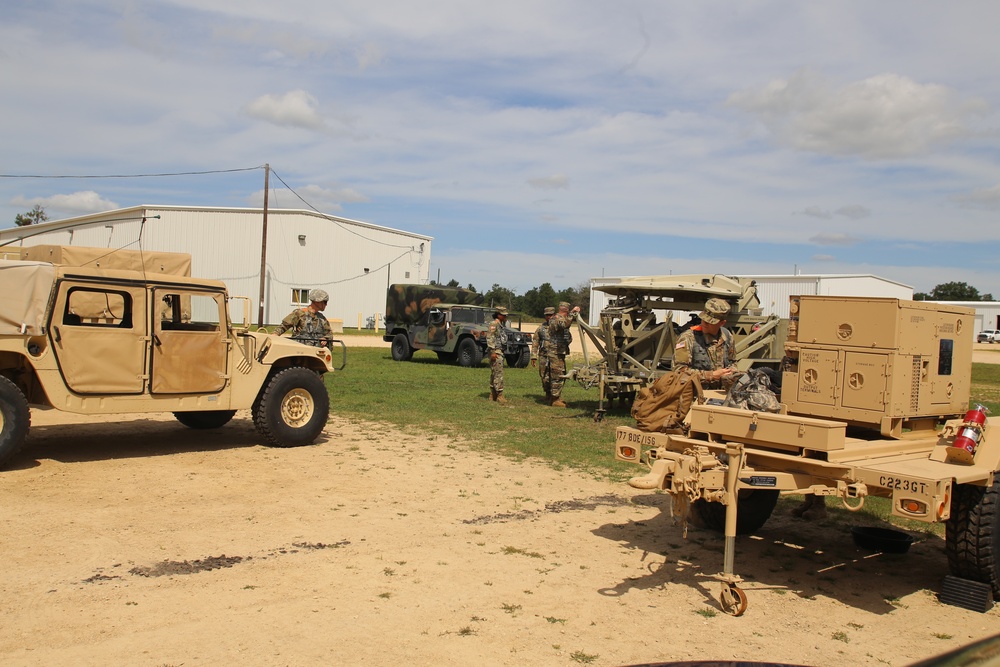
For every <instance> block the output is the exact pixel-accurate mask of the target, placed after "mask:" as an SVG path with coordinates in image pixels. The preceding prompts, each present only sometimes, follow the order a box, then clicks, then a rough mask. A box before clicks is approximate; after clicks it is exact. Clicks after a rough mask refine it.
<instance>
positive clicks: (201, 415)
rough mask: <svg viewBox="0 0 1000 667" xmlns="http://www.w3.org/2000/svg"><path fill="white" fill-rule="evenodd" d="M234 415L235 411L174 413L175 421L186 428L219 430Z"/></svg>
mask: <svg viewBox="0 0 1000 667" xmlns="http://www.w3.org/2000/svg"><path fill="white" fill-rule="evenodd" d="M235 415H236V410H205V411H203V412H175V413H174V417H176V418H177V421H179V422H180V423H182V424H184V425H185V426H187V427H188V428H197V429H206V428H221V427H223V426H225V425H226V424H228V423H229V420H230V419H232V418H233V417H234V416H235Z"/></svg>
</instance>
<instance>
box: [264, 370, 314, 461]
mask: <svg viewBox="0 0 1000 667" xmlns="http://www.w3.org/2000/svg"><path fill="white" fill-rule="evenodd" d="M329 417H330V397H329V395H328V394H327V393H326V386H325V385H324V384H323V378H322V377H321V376H320V375H319V374H317V373H316V372H315V371H312V370H309V369H308V368H303V367H302V366H292V367H291V368H286V369H284V370H281V371H278V372H277V373H275V374H274V375H272V376H271V378H270V379H269V380H268V381H267V383H266V384H265V385H264V388H263V389H262V390H261V392H260V395H259V396H258V397H257V400H256V401H255V402H254V406H253V423H254V426H256V427H257V431H258V433H260V434H261V435H262V436H264V438H265V439H267V441H268V443H270V444H271V445H274V446H275V447H299V446H301V445H310V444H312V443H313V442H314V441H315V440H316V438H317V437H319V434H320V433H321V432H322V430H323V426H324V425H326V422H327V419H328V418H329Z"/></svg>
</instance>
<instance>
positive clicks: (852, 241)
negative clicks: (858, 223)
mask: <svg viewBox="0 0 1000 667" xmlns="http://www.w3.org/2000/svg"><path fill="white" fill-rule="evenodd" d="M809 242H810V243H815V244H816V245H841V246H852V245H856V244H858V243H860V242H861V239H859V238H855V237H853V236H851V235H849V234H827V233H823V234H817V235H816V236H813V237H812V238H810V239H809Z"/></svg>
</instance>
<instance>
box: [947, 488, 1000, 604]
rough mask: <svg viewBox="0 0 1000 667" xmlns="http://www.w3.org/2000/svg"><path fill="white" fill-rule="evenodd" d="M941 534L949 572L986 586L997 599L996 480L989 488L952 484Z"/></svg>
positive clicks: (999, 524) (999, 510) (999, 512)
mask: <svg viewBox="0 0 1000 667" xmlns="http://www.w3.org/2000/svg"><path fill="white" fill-rule="evenodd" d="M944 535H945V551H946V552H947V554H948V569H949V570H950V571H951V573H952V574H954V575H955V576H956V577H962V578H963V579H970V580H972V581H980V582H982V583H985V584H989V585H990V586H992V587H993V595H994V596H995V597H998V598H1000V561H998V560H997V556H998V555H1000V554H998V553H997V551H998V546H1000V545H998V542H1000V478H998V479H994V481H993V484H992V486H989V487H983V486H976V485H974V484H956V485H955V487H954V489H953V495H952V500H951V518H950V519H948V520H947V521H946V522H945V531H944Z"/></svg>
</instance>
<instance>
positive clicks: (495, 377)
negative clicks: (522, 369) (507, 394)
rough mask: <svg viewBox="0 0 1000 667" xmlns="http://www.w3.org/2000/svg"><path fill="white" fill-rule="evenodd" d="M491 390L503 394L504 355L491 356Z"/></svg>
mask: <svg viewBox="0 0 1000 667" xmlns="http://www.w3.org/2000/svg"><path fill="white" fill-rule="evenodd" d="M490 389H491V390H493V391H495V392H496V393H498V394H502V393H503V355H502V354H500V353H499V352H497V353H495V354H490Z"/></svg>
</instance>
